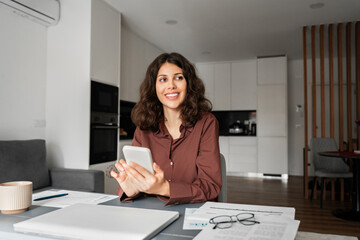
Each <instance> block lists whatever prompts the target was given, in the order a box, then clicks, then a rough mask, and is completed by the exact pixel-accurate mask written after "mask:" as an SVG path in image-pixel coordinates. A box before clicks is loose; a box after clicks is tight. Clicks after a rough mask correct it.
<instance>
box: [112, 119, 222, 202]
mask: <svg viewBox="0 0 360 240" xmlns="http://www.w3.org/2000/svg"><path fill="white" fill-rule="evenodd" d="M180 133H181V134H180V137H179V138H178V139H175V140H173V139H172V137H171V135H170V134H169V132H168V130H167V128H166V126H165V124H164V123H163V122H162V123H161V124H160V126H159V130H158V131H156V132H152V131H150V130H149V131H143V130H140V129H139V128H137V129H136V130H135V134H134V138H133V141H132V145H134V146H141V147H147V148H149V149H150V150H151V154H152V158H153V161H154V162H156V163H157V164H158V165H159V166H160V167H161V169H162V170H163V171H164V176H165V179H167V180H168V181H169V184H170V197H164V196H158V198H160V199H161V200H163V201H166V204H167V205H169V204H178V203H195V202H204V201H208V200H209V201H211V200H212V201H214V200H217V196H218V195H219V192H220V189H221V186H222V182H221V166H220V152H219V123H218V121H217V120H216V118H215V117H214V115H212V114H211V113H206V114H204V116H203V117H202V118H201V119H200V120H198V121H197V123H196V124H195V126H194V127H191V128H185V127H184V126H183V125H181V126H180ZM118 195H119V196H120V199H121V200H122V201H131V200H132V199H131V198H128V197H127V196H126V194H125V193H124V192H123V190H122V189H121V187H119V190H118Z"/></svg>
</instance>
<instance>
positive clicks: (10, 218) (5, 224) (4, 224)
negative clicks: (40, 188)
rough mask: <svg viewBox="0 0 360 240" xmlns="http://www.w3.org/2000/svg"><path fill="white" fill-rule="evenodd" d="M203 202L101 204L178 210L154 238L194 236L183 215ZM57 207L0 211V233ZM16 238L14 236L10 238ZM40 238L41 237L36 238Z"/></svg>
mask: <svg viewBox="0 0 360 240" xmlns="http://www.w3.org/2000/svg"><path fill="white" fill-rule="evenodd" d="M202 204H203V203H195V204H180V205H172V206H164V202H162V201H160V200H159V199H157V198H153V197H148V198H144V199H138V200H136V201H134V202H132V203H122V202H120V201H119V199H114V200H111V201H108V202H105V203H102V204H101V205H112V206H119V207H122V206H123V207H136V208H148V209H160V210H169V211H178V212H179V214H180V216H179V218H178V219H177V220H176V221H175V222H173V223H172V224H170V225H169V226H168V227H166V228H165V229H164V230H163V231H162V232H160V233H159V234H158V235H157V236H156V237H155V238H154V239H174V240H181V239H192V238H194V237H195V236H196V235H197V234H198V233H199V232H200V230H183V223H184V215H185V209H186V208H198V207H200V206H201V205H202ZM56 209H57V208H51V207H41V206H34V205H32V206H31V207H30V209H29V210H28V211H26V212H23V213H19V214H12V215H5V214H1V213H0V234H1V231H3V232H9V233H14V230H13V224H14V223H17V222H21V221H24V220H26V219H29V218H33V217H36V216H39V215H41V214H44V213H47V212H51V211H54V210H56ZM12 239H16V238H12ZM18 239H26V235H24V234H21V233H19V238H18ZM38 239H41V238H38Z"/></svg>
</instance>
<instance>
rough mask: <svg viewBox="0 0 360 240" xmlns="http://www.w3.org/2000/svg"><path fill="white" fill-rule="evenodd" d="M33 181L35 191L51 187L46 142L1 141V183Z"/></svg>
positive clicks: (39, 140) (37, 140) (38, 140)
mask: <svg viewBox="0 0 360 240" xmlns="http://www.w3.org/2000/svg"><path fill="white" fill-rule="evenodd" d="M10 181H32V182H33V189H34V190H35V189H39V188H42V187H47V186H49V185H50V177H49V170H48V168H47V165H46V150H45V140H41V139H36V140H21V141H0V183H3V182H10Z"/></svg>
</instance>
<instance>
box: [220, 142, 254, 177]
mask: <svg viewBox="0 0 360 240" xmlns="http://www.w3.org/2000/svg"><path fill="white" fill-rule="evenodd" d="M219 144H220V152H221V153H222V154H223V155H224V157H225V160H226V172H227V174H228V175H236V174H239V173H248V172H257V168H258V167H257V141H256V137H236V136H231V137H225V136H222V137H220V138H219Z"/></svg>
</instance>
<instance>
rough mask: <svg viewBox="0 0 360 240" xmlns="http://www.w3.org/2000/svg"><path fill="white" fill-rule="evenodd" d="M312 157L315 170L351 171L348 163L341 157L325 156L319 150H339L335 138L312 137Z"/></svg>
mask: <svg viewBox="0 0 360 240" xmlns="http://www.w3.org/2000/svg"><path fill="white" fill-rule="evenodd" d="M310 149H311V159H312V161H313V165H314V170H315V172H316V171H319V170H321V171H327V172H333V173H344V172H349V167H348V165H347V164H346V163H345V162H344V161H343V160H342V159H341V158H333V157H324V156H320V155H318V153H319V152H326V151H338V148H337V146H336V142H335V139H333V138H312V139H311V141H310Z"/></svg>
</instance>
